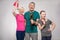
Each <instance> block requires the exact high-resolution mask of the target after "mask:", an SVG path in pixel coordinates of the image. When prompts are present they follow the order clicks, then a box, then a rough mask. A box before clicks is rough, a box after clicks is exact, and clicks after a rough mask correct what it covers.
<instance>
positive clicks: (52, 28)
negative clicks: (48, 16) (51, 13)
mask: <svg viewBox="0 0 60 40" xmlns="http://www.w3.org/2000/svg"><path fill="white" fill-rule="evenodd" d="M55 26H56V25H55V23H53V22H52V24H51V27H50V30H51V31H53V30H54V29H55Z"/></svg>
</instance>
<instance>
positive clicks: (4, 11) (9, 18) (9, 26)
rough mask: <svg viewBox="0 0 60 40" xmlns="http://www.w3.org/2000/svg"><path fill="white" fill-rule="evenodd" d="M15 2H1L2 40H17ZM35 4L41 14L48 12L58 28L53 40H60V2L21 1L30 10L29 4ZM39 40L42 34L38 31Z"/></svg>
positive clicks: (56, 0) (9, 0)
mask: <svg viewBox="0 0 60 40" xmlns="http://www.w3.org/2000/svg"><path fill="white" fill-rule="evenodd" d="M14 1H15V0H0V40H16V37H15V31H16V20H15V17H14V16H13V15H12V9H13V3H14ZM32 1H33V2H35V3H36V7H35V10H37V11H38V12H40V11H41V10H46V13H47V18H49V19H50V20H52V21H54V22H55V23H56V28H55V30H54V31H53V32H52V34H53V36H52V40H60V18H59V17H60V0H19V5H20V6H22V7H24V8H25V12H26V11H27V10H28V4H29V3H30V2H32ZM38 31H39V32H38V35H39V37H38V39H39V40H40V39H41V35H40V34H41V33H40V30H39V29H38Z"/></svg>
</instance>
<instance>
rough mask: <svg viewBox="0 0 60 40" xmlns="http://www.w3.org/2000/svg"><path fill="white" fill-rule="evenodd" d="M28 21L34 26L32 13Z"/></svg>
mask: <svg viewBox="0 0 60 40" xmlns="http://www.w3.org/2000/svg"><path fill="white" fill-rule="evenodd" d="M30 21H31V25H34V23H33V22H35V21H34V18H33V12H31V13H30Z"/></svg>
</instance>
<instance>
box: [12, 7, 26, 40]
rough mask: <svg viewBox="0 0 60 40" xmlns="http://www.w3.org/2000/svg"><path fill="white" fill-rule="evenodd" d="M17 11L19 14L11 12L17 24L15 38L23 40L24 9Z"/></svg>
mask: <svg viewBox="0 0 60 40" xmlns="http://www.w3.org/2000/svg"><path fill="white" fill-rule="evenodd" d="M18 10H19V14H16V13H15V12H13V15H14V16H15V18H16V22H17V29H16V38H17V40H24V36H25V19H24V15H23V13H24V8H23V7H21V8H19V9H18Z"/></svg>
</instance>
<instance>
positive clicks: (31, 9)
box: [29, 3, 35, 11]
mask: <svg viewBox="0 0 60 40" xmlns="http://www.w3.org/2000/svg"><path fill="white" fill-rule="evenodd" d="M34 8H35V5H34V4H33V3H30V4H29V10H30V11H33V10H34Z"/></svg>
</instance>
